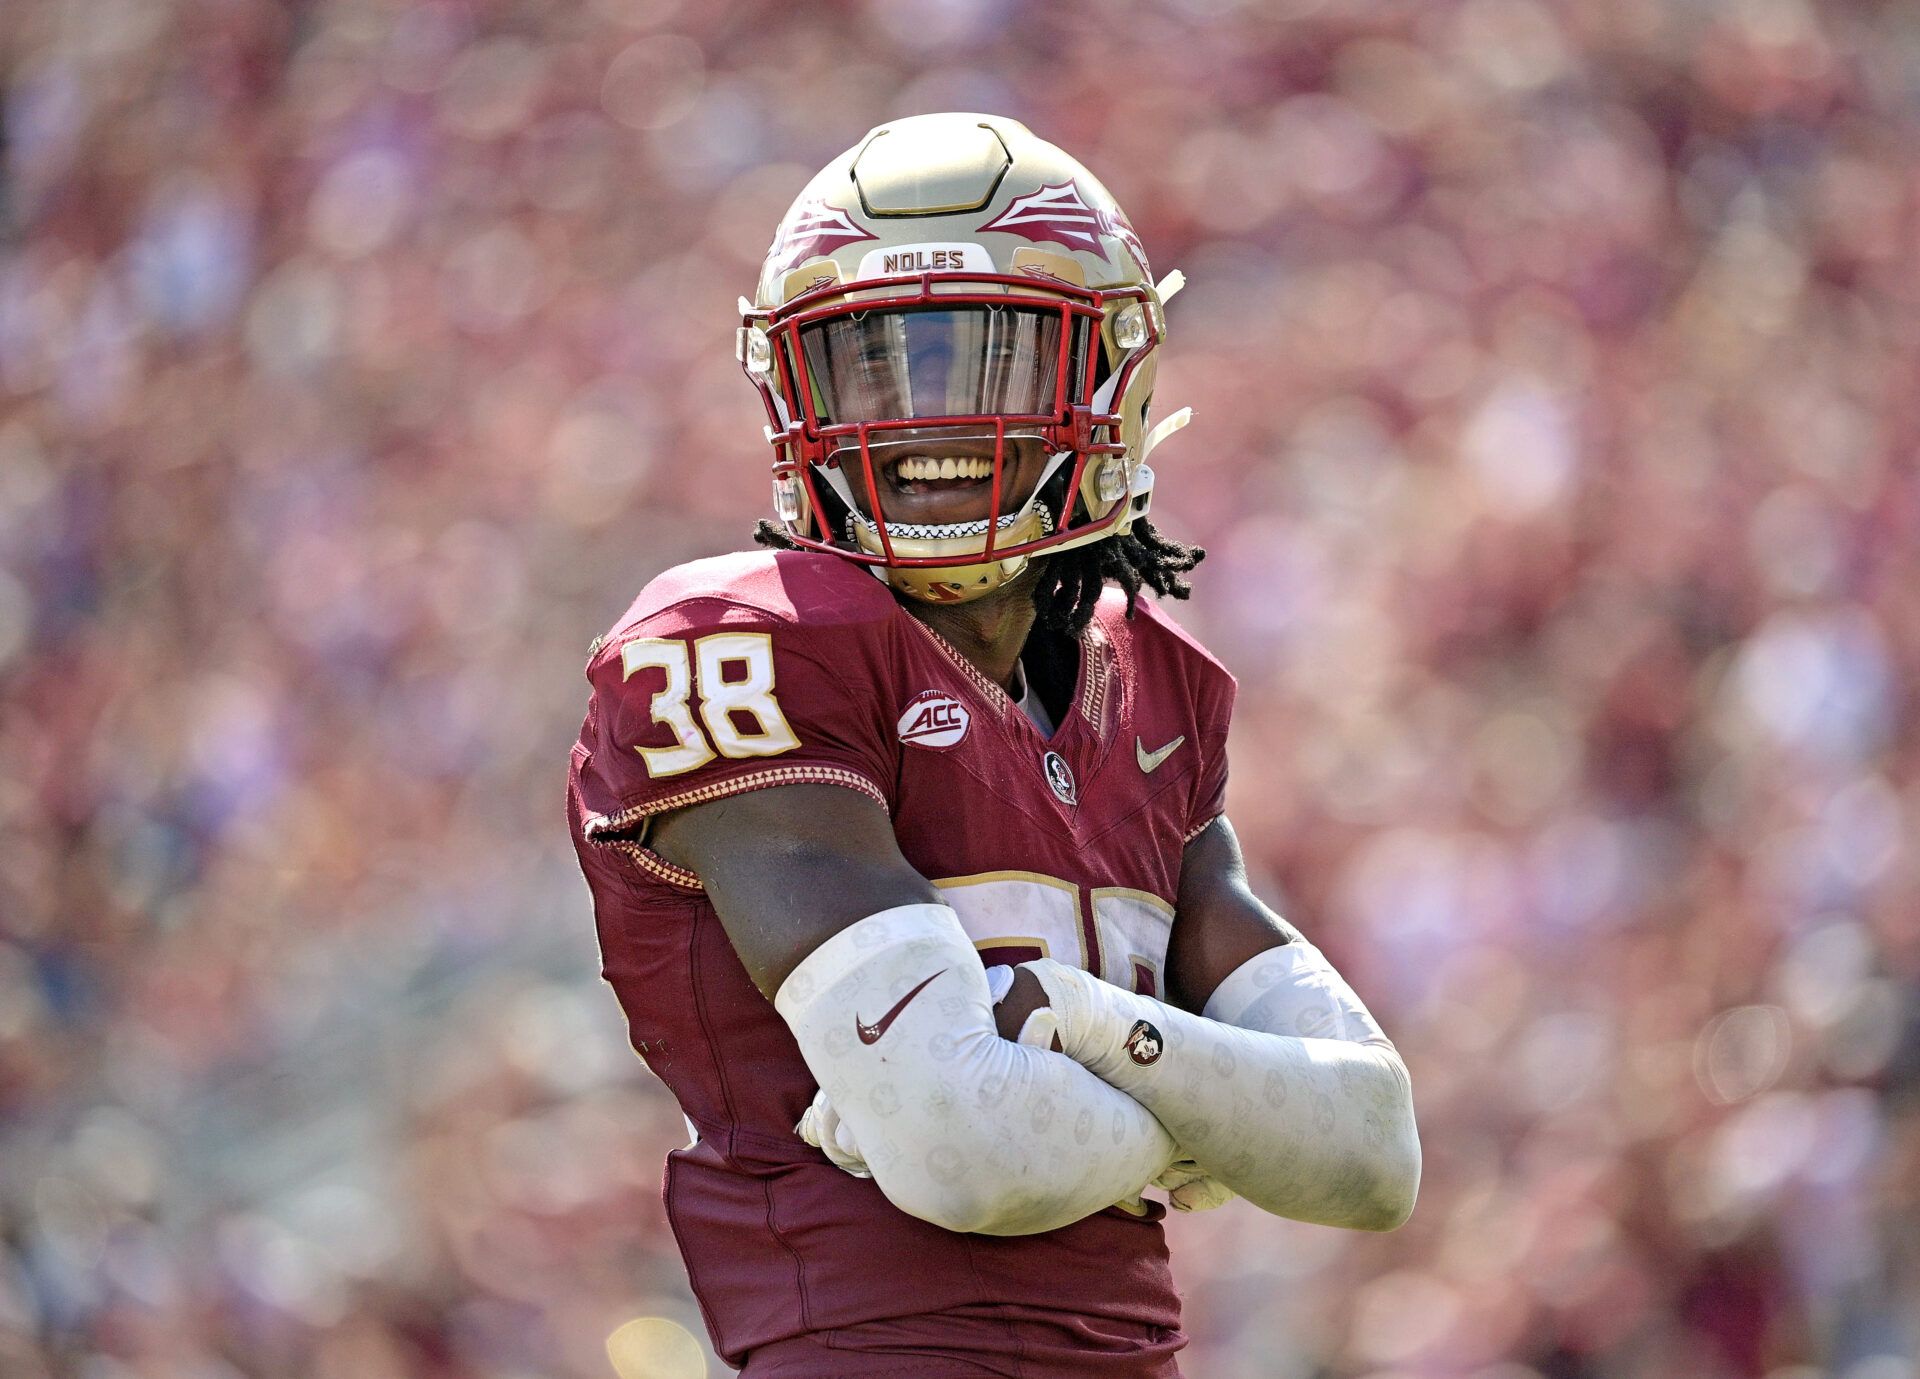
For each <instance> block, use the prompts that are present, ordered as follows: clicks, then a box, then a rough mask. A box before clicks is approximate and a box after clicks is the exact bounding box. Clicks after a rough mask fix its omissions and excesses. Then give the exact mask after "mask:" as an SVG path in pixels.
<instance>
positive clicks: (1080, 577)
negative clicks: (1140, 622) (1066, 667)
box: [753, 517, 1207, 638]
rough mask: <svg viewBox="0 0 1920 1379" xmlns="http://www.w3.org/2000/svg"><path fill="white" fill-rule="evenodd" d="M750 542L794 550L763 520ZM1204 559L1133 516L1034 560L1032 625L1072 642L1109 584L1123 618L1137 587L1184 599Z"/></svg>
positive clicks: (1131, 608)
mask: <svg viewBox="0 0 1920 1379" xmlns="http://www.w3.org/2000/svg"><path fill="white" fill-rule="evenodd" d="M753 539H754V540H755V541H757V542H758V543H759V544H761V545H762V546H771V547H772V548H773V549H775V550H779V551H792V550H798V549H799V547H798V546H796V545H795V544H794V542H793V540H792V538H790V537H789V536H788V535H787V534H786V533H785V532H783V531H782V530H780V528H779V527H777V526H775V525H774V524H773V523H772V522H769V521H768V520H767V519H766V518H764V517H763V518H761V519H760V521H759V522H758V523H757V524H756V525H755V526H754V529H753ZM1206 556H1207V553H1206V551H1205V549H1204V548H1202V547H1199V546H1189V545H1186V544H1185V543H1183V542H1179V541H1174V540H1171V539H1169V538H1168V537H1164V536H1162V535H1161V534H1160V533H1159V532H1157V531H1155V530H1154V528H1153V524H1152V523H1151V522H1149V521H1147V519H1146V518H1144V517H1136V518H1135V519H1134V521H1133V525H1132V526H1131V527H1130V528H1128V530H1127V533H1126V535H1124V536H1110V537H1108V538H1107V539H1106V540H1104V541H1095V542H1093V543H1091V544H1090V545H1086V546H1076V547H1075V548H1074V549H1072V550H1070V551H1061V552H1059V553H1058V554H1056V555H1049V556H1046V557H1044V558H1043V559H1040V560H1037V561H1035V562H1034V567H1035V569H1036V570H1037V571H1038V573H1039V575H1040V579H1039V582H1038V583H1036V584H1035V585H1034V586H1033V606H1034V609H1035V610H1036V612H1037V613H1038V615H1039V616H1038V617H1037V618H1036V619H1035V621H1036V623H1037V624H1038V626H1040V627H1041V628H1044V629H1045V630H1046V631H1048V632H1052V633H1056V634H1058V635H1060V636H1061V637H1064V638H1077V637H1078V636H1079V635H1080V634H1081V632H1083V631H1084V630H1086V626H1087V624H1088V623H1089V622H1091V621H1092V620H1093V609H1094V605H1095V604H1097V603H1099V601H1100V591H1101V590H1103V589H1105V588H1106V587H1107V585H1108V584H1109V583H1113V584H1118V585H1119V586H1120V587H1121V588H1122V589H1124V590H1126V593H1127V616H1128V617H1129V618H1131V617H1132V616H1133V612H1134V608H1135V607H1136V606H1137V605H1138V603H1139V601H1140V591H1141V590H1142V589H1151V590H1153V592H1154V593H1156V594H1158V595H1160V596H1161V597H1162V598H1176V599H1183V598H1186V597H1188V596H1189V595H1190V594H1192V593H1193V585H1192V584H1191V583H1190V582H1189V581H1188V580H1187V579H1186V578H1185V576H1186V575H1187V573H1188V572H1189V571H1190V570H1192V569H1193V567H1194V566H1196V565H1198V564H1199V563H1200V562H1201V561H1202V560H1204V559H1206Z"/></svg>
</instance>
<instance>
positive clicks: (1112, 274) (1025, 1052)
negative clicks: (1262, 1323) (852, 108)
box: [569, 115, 1420, 1379]
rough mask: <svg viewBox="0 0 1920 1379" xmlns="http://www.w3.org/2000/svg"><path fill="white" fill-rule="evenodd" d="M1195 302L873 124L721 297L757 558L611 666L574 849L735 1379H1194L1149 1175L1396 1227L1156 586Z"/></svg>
mask: <svg viewBox="0 0 1920 1379" xmlns="http://www.w3.org/2000/svg"><path fill="white" fill-rule="evenodd" d="M1178 283H1179V277H1178V275H1177V274H1170V275H1168V277H1167V278H1165V279H1162V280H1161V281H1160V282H1159V283H1157V284H1156V283H1155V281H1154V280H1153V278H1152V276H1151V274H1150V271H1149V269H1148V266H1147V258H1146V254H1145V252H1144V251H1143V249H1142V248H1141V245H1140V241H1139V239H1138V237H1137V236H1136V235H1135V233H1134V231H1133V228H1132V226H1131V225H1129V223H1128V221H1127V218H1126V216H1125V215H1123V214H1122V213H1121V211H1120V208H1119V207H1118V206H1117V205H1116V204H1115V203H1114V201H1113V198H1112V197H1111V196H1109V195H1108V193H1107V191H1106V189H1105V188H1104V187H1102V186H1101V184H1100V183H1099V182H1098V181H1096V180H1095V179H1094V178H1093V177H1092V176H1091V175H1090V174H1089V173H1088V172H1087V170H1086V169H1085V168H1083V167H1081V166H1080V165H1079V164H1078V163H1076V162H1075V161H1074V160H1073V159H1071V158H1069V157H1067V156H1066V155H1065V154H1063V153H1062V152H1061V151H1060V150H1058V149H1056V148H1054V147H1053V146H1052V145H1050V144H1047V143H1045V142H1042V141H1041V140H1040V139H1038V138H1036V137H1035V136H1034V135H1032V134H1031V133H1029V132H1028V131H1027V130H1026V129H1024V128H1023V127H1021V126H1020V125H1019V124H1016V123H1014V122H1013V121H1011V120H1006V119H998V118H993V117H988V116H977V115H930V116H923V117H920V118H916V119H907V120H900V121H897V122H895V123H893V124H889V125H885V126H882V127H880V128H878V129H875V130H873V131H872V132H871V133H870V134H868V135H867V137H866V138H864V139H862V140H861V141H860V142H859V144H858V145H856V146H855V147H854V148H852V149H850V150H849V151H848V152H847V153H845V154H844V155H842V156H841V157H840V158H838V159H836V160H834V162H833V163H831V164H830V165H829V166H828V167H827V168H826V169H825V170H824V171H823V172H821V173H820V174H819V176H817V177H816V178H814V179H813V181H812V182H810V183H809V184H808V185H807V187H806V188H805V189H804V190H803V191H802V192H801V194H800V196H799V199H798V200H797V201H796V202H795V203H794V205H793V207H792V209H791V210H790V211H789V212H788V213H787V216H786V218H785V219H784V220H783V221H782V223H781V225H780V227H779V231H778V234H777V235H776V237H775V239H774V242H773V246H772V249H771V250H770V251H769V253H768V255H767V259H766V264H765V268H764V270H763V272H762V274H761V277H760V282H759V289H758V292H757V294H756V296H755V299H754V300H753V301H752V302H745V301H743V303H742V307H743V312H744V323H743V325H742V326H741V328H740V345H739V354H740V360H741V363H742V364H743V366H744V367H745V369H746V372H747V374H748V377H749V378H750V379H751V380H752V381H753V382H754V383H755V384H756V385H757V386H758V388H759V390H760V393H761V395H762V397H763V399H764V401H765V404H766V410H767V416H768V423H769V424H768V430H767V435H768V439H769V440H770V441H771V442H772V448H773V504H774V510H775V512H776V513H777V515H778V517H779V523H778V525H777V526H776V525H773V524H769V523H764V522H763V523H762V525H761V530H760V541H761V544H762V545H763V546H766V547H771V548H773V549H770V550H761V551H758V552H754V553H747V554H737V555H729V556H723V557H721V558H718V559H713V560H703V561H697V562H695V563H693V564H689V565H684V566H681V567H680V568H678V569H674V570H670V571H668V572H667V573H665V574H663V575H661V576H660V577H659V578H658V579H656V580H654V581H653V582H652V583H651V584H649V585H648V586H647V588H646V589H645V590H644V591H642V593H641V594H640V597H639V598H638V600H637V601H636V602H635V603H634V604H633V606H632V607H631V608H630V609H629V610H628V611H627V613H626V614H625V616H623V617H622V618H621V619H620V621H619V622H618V623H617V624H616V625H615V626H614V628H613V630H612V631H611V633H609V634H608V635H607V636H605V637H604V638H602V639H601V640H600V641H598V642H596V644H595V649H594V652H593V655H592V658H591V661H590V663H589V665H588V668H587V674H588V678H589V680H590V681H591V683H592V688H593V693H592V698H591V700H590V702H589V706H588V711H587V718H586V722H585V725H584V727H583V728H582V731H581V735H580V740H579V743H578V745H576V746H575V748H574V750H573V762H572V774H571V780H570V790H569V806H570V814H571V819H572V825H573V835H574V840H575V846H576V848H577V850H578V853H579V856H580V861H581V865H582V867H583V868H584V870H585V872H586V876H587V879H588V882H589V884H590V886H591V888H592V891H593V897H594V903H595V911H596V917H597V921H598V926H599V934H600V942H601V947H602V953H603V958H604V964H605V973H606V976H607V979H608V980H609V981H610V982H611V983H612V985H613V987H614V990H615V991H616V993H617V994H618V996H619V998H620V1001H621V1004H622V1006H623V1007H624V1009H625V1011H626V1014H627V1018H628V1021H629V1024H630V1026H631V1034H632V1039H633V1043H634V1047H635V1048H636V1049H637V1050H639V1051H640V1053H641V1054H642V1056H643V1057H644V1058H645V1059H646V1061H647V1063H648V1065H649V1066H650V1067H651V1068H652V1069H653V1071H654V1072H655V1073H657V1074H658V1075H659V1077H660V1078H661V1080H662V1081H664V1082H665V1083H666V1084H667V1086H668V1087H669V1088H670V1089H671V1090H672V1092H673V1094H674V1095H675V1097H677V1098H678V1099H679V1102H680V1105H681V1107H682V1108H683V1110H684V1111H685V1113H686V1117H687V1120H688V1124H689V1128H690V1131H691V1133H692V1141H691V1143H689V1144H688V1145H687V1147H685V1148H684V1149H680V1150H677V1151H675V1152H674V1153H672V1154H671V1155H669V1156H668V1162H667V1174H666V1203H667V1213H668V1218H669V1220H670V1222H671V1223H672V1228H673V1231H674V1234H675V1237H676V1239H677V1241H678V1243H679V1247H680V1250H681V1252H682V1255H683V1256H684V1258H685V1260H686V1265H687V1272H688V1275H689V1278H690V1281H691V1284H692V1287H693V1291H694V1294H695V1296H696V1297H697V1298H698V1299H699V1301H700V1305H701V1308H702V1310H703V1312H704V1315H705V1319H706V1322H707V1325H708V1327H709V1328H710V1330H711V1333H712V1337H713V1342H714V1345H715V1347H716V1349H717V1350H718V1352H719V1353H720V1354H721V1355H722V1356H724V1357H725V1358H726V1360H727V1361H728V1362H729V1363H730V1364H733V1365H737V1366H744V1367H745V1370H746V1373H747V1374H748V1375H751V1376H755V1377H756V1379H776V1376H781V1377H786V1376H791V1377H792V1379H857V1377H858V1376H878V1375H914V1376H935V1375H982V1374H996V1375H1023V1376H1055V1375H1058V1376H1166V1375H1175V1374H1177V1373H1178V1371H1177V1369H1176V1366H1175V1361H1174V1353H1175V1351H1176V1350H1178V1348H1179V1347H1180V1346H1181V1344H1182V1343H1183V1341H1184V1337H1183V1336H1182V1334H1181V1331H1180V1303H1179V1297H1178V1295H1177V1294H1176V1292H1175V1290H1174V1285H1173V1280H1172V1276H1171V1273H1170V1271H1169V1268H1168V1259H1167V1248H1166V1243H1165V1239H1164V1237H1163V1234H1162V1229H1161V1224H1160V1222H1161V1219H1162V1218H1163V1216H1164V1215H1165V1210H1166V1208H1165V1206H1164V1205H1163V1204H1162V1203H1161V1202H1159V1201H1157V1200H1155V1201H1149V1200H1146V1199H1144V1198H1143V1193H1142V1190H1143V1189H1144V1188H1146V1187H1147V1186H1148V1185H1149V1184H1153V1183H1158V1184H1159V1185H1160V1186H1161V1187H1163V1188H1165V1189H1167V1190H1169V1191H1170V1192H1171V1194H1172V1200H1173V1202H1174V1204H1175V1205H1176V1206H1178V1207H1187V1208H1192V1207H1195V1206H1207V1205H1215V1204H1218V1203H1219V1202H1221V1201H1223V1200H1225V1199H1226V1198H1227V1197H1229V1196H1232V1195H1233V1194H1238V1195H1239V1196H1241V1197H1244V1198H1245V1199H1247V1200H1248V1201H1250V1202H1252V1203H1253V1204H1254V1205H1255V1206H1257V1207H1259V1208H1261V1209H1263V1210H1265V1211H1269V1212H1273V1213H1275V1214H1278V1215H1283V1216H1288V1217H1294V1218H1297V1219H1300V1220H1305V1221H1316V1222H1323V1223H1327V1224H1331V1225H1337V1226H1348V1227H1354V1228H1359V1229H1364V1230H1384V1229H1390V1228H1392V1227H1393V1226H1396V1225H1398V1224H1399V1223H1400V1222H1401V1221H1402V1220H1403V1219H1405V1217H1406V1216H1407V1214H1408V1212H1409V1211H1410V1210H1411V1208H1412V1203H1413V1198H1414V1192H1415V1188H1416V1185H1417V1183H1418V1178H1419V1169H1420V1150H1419V1143H1418V1140H1417V1137H1416V1134H1415V1129H1414V1121H1413V1111H1412V1102H1411V1095H1410V1090H1409V1083H1408V1078H1407V1072H1406V1068H1405V1066H1404V1065H1403V1064H1402V1062H1401V1059H1400V1057H1399V1055H1398V1054H1397V1053H1396V1051H1395V1050H1394V1047H1393V1045H1392V1044H1391V1043H1390V1042H1388V1040H1387V1039H1386V1037H1385V1036H1384V1035H1383V1034H1382V1033H1381V1031H1380V1028H1379V1026H1378V1025H1377V1024H1376V1023H1375V1022H1374V1020H1373V1018H1372V1016H1371V1015H1369V1014H1368V1012H1367V1009H1366V1007H1365V1006H1364V1005H1363V1004H1362V1003H1361V1001H1360V999H1359V998H1358V997H1357V996H1356V995H1355V994H1354V992H1353V991H1352V990H1351V988H1350V987H1349V986H1348V985H1347V983H1346V982H1344V981H1343V980H1342V979H1341V978H1340V976H1339V974H1338V973H1337V972H1335V971H1334V969H1333V968H1332V967H1331V966H1329V965H1328V963H1327V961H1326V959H1325V958H1324V957H1322V956H1321V954H1320V953H1319V952H1318V950H1316V949H1315V948H1314V947H1313V945H1312V944H1310V943H1308V942H1307V941H1306V940H1305V939H1304V938H1302V937H1301V935H1300V934H1299V933H1298V932H1297V931H1295V930H1294V929H1292V928H1291V927H1289V926H1288V925H1287V924H1286V923H1285V922H1283V921H1282V920H1281V919H1280V918H1279V917H1278V916H1277V915H1275V914H1274V913H1273V912H1272V911H1271V910H1269V909H1268V908H1267V907H1266V906H1265V905H1263V904H1262V903H1261V902H1260V900H1259V899H1258V898H1257V897H1256V896H1255V895H1253V894H1252V892H1251V891H1250V890H1249V888H1248V885H1247V880H1246V875H1245V872H1244V870H1243V868H1242V865H1241V858H1240V850H1239V846H1238V844H1237V842H1236V841H1235V838H1234V833H1233V829H1232V827H1231V826H1230V825H1229V824H1228V822H1227V819H1226V817H1225V815H1224V814H1223V813H1222V809H1223V796H1224V792H1225V786H1226V776H1227V762H1226V736H1227V722H1228V716H1229V712H1230V710H1231V706H1232V700H1233V693H1234V682H1233V680H1232V677H1231V676H1229V675H1228V674H1227V672H1226V671H1225V670H1224V669H1222V668H1221V666H1220V665H1219V663H1218V662H1217V661H1215V660H1214V659H1213V657H1212V656H1210V655H1209V654H1208V653H1207V652H1206V651H1205V650H1204V649H1203V648H1202V647H1201V646H1200V645H1199V644H1198V643H1197V642H1195V641H1194V640H1193V639H1192V638H1191V637H1189V636H1187V635H1186V634H1185V633H1183V632H1182V631H1181V630H1180V629H1179V628H1178V627H1177V626H1176V625H1175V624H1174V623H1173V622H1172V621H1171V620H1170V619H1169V618H1168V617H1167V616H1166V615H1165V614H1164V613H1163V612H1162V611H1161V610H1160V609H1159V607H1158V605H1157V604H1156V603H1155V602H1154V601H1153V600H1151V599H1143V598H1141V597H1140V594H1141V592H1142V590H1151V591H1152V592H1153V593H1155V594H1159V595H1171V596H1175V597H1183V596H1184V595H1185V594H1186V593H1187V584H1186V581H1185V578H1184V576H1185V574H1186V572H1188V571H1189V570H1191V569H1192V568H1193V566H1194V564H1195V563H1196V562H1197V561H1198V560H1199V558H1200V554H1201V553H1200V552H1199V551H1197V550H1195V549H1192V548H1189V547H1186V546H1183V545H1180V544H1179V543H1177V542H1174V541H1170V540H1168V539H1166V538H1164V537H1162V536H1161V535H1160V534H1158V533H1157V532H1155V531H1154V529H1153V528H1152V526H1151V525H1150V524H1149V522H1148V520H1147V509H1148V504H1149V501H1150V500H1151V498H1152V494H1153V484H1154V479H1153V471H1152V469H1151V467H1150V466H1149V464H1148V460H1149V458H1150V456H1151V453H1152V451H1153V449H1154V447H1155V445H1156V444H1157V443H1158V442H1159V441H1160V440H1161V439H1162V438H1164V437H1165V436H1166V435H1167V434H1169V433H1170V432H1171V431H1172V430H1175V429H1177V428H1178V427H1179V425H1180V424H1181V423H1182V422H1183V421H1184V420H1185V415H1184V413H1182V414H1176V415H1175V416H1173V417H1169V418H1168V419H1167V420H1165V421H1163V422H1161V423H1160V425H1159V426H1157V427H1153V428H1152V429H1149V421H1148V408H1149V403H1150V401H1151V398H1152V393H1153V383H1154V367H1155V355H1156V351H1157V349H1158V346H1159V344H1160V342H1161V340H1162V338H1163V336H1164V334H1165V330H1166V319H1165V315H1164V312H1163V307H1164V304H1165V302H1166V300H1167V299H1168V298H1169V297H1171V296H1172V295H1173V292H1174V291H1175V290H1176V288H1177V286H1178Z"/></svg>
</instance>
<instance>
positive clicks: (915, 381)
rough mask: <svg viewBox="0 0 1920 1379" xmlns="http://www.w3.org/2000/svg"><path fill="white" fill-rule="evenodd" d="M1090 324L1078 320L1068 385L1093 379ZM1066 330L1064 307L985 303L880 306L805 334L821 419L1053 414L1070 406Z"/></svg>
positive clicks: (815, 404)
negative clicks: (1088, 370) (1063, 372)
mask: <svg viewBox="0 0 1920 1379" xmlns="http://www.w3.org/2000/svg"><path fill="white" fill-rule="evenodd" d="M1087 326H1088V323H1087V322H1086V321H1084V320H1081V319H1079V318H1077V317H1076V318H1075V319H1074V324H1073V331H1072V338H1071V339H1070V340H1069V342H1068V344H1069V347H1068V350H1067V356H1066V364H1067V379H1068V380H1069V383H1070V384H1076V385H1077V383H1078V382H1079V380H1080V379H1081V378H1083V377H1084V376H1085V374H1084V365H1085V359H1086V342H1087V339H1088V336H1089V333H1090V332H1089V330H1088V328H1087ZM1061 328H1062V313H1061V312H1059V311H1057V310H1048V309H1046V308H1044V307H1017V306H1004V307H1002V306H979V305H972V306H957V307H945V308H896V309H891V310H886V309H876V310H872V311H864V312H861V313H859V314H858V315H852V316H841V317H836V318H833V319H830V320H825V321H818V322H815V323H814V324H812V325H810V326H806V327H803V328H802V329H801V331H800V347H801V350H802V352H803V353H804V355H805V365H806V370H807V381H808V386H809V388H810V390H811V392H812V400H813V411H814V417H815V420H817V421H819V422H820V423H822V424H823V425H830V426H831V425H841V424H845V423H851V422H868V421H907V420H915V419H919V418H933V417H977V416H1037V417H1045V418H1052V417H1055V416H1057V415H1058V414H1059V413H1060V411H1061V410H1062V407H1063V405H1064V403H1065V401H1066V399H1065V398H1063V397H1062V395H1061V389H1060V366H1061V350H1060V333H1061ZM1075 391H1077V388H1075V387H1070V388H1069V389H1068V392H1070V393H1071V392H1075Z"/></svg>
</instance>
